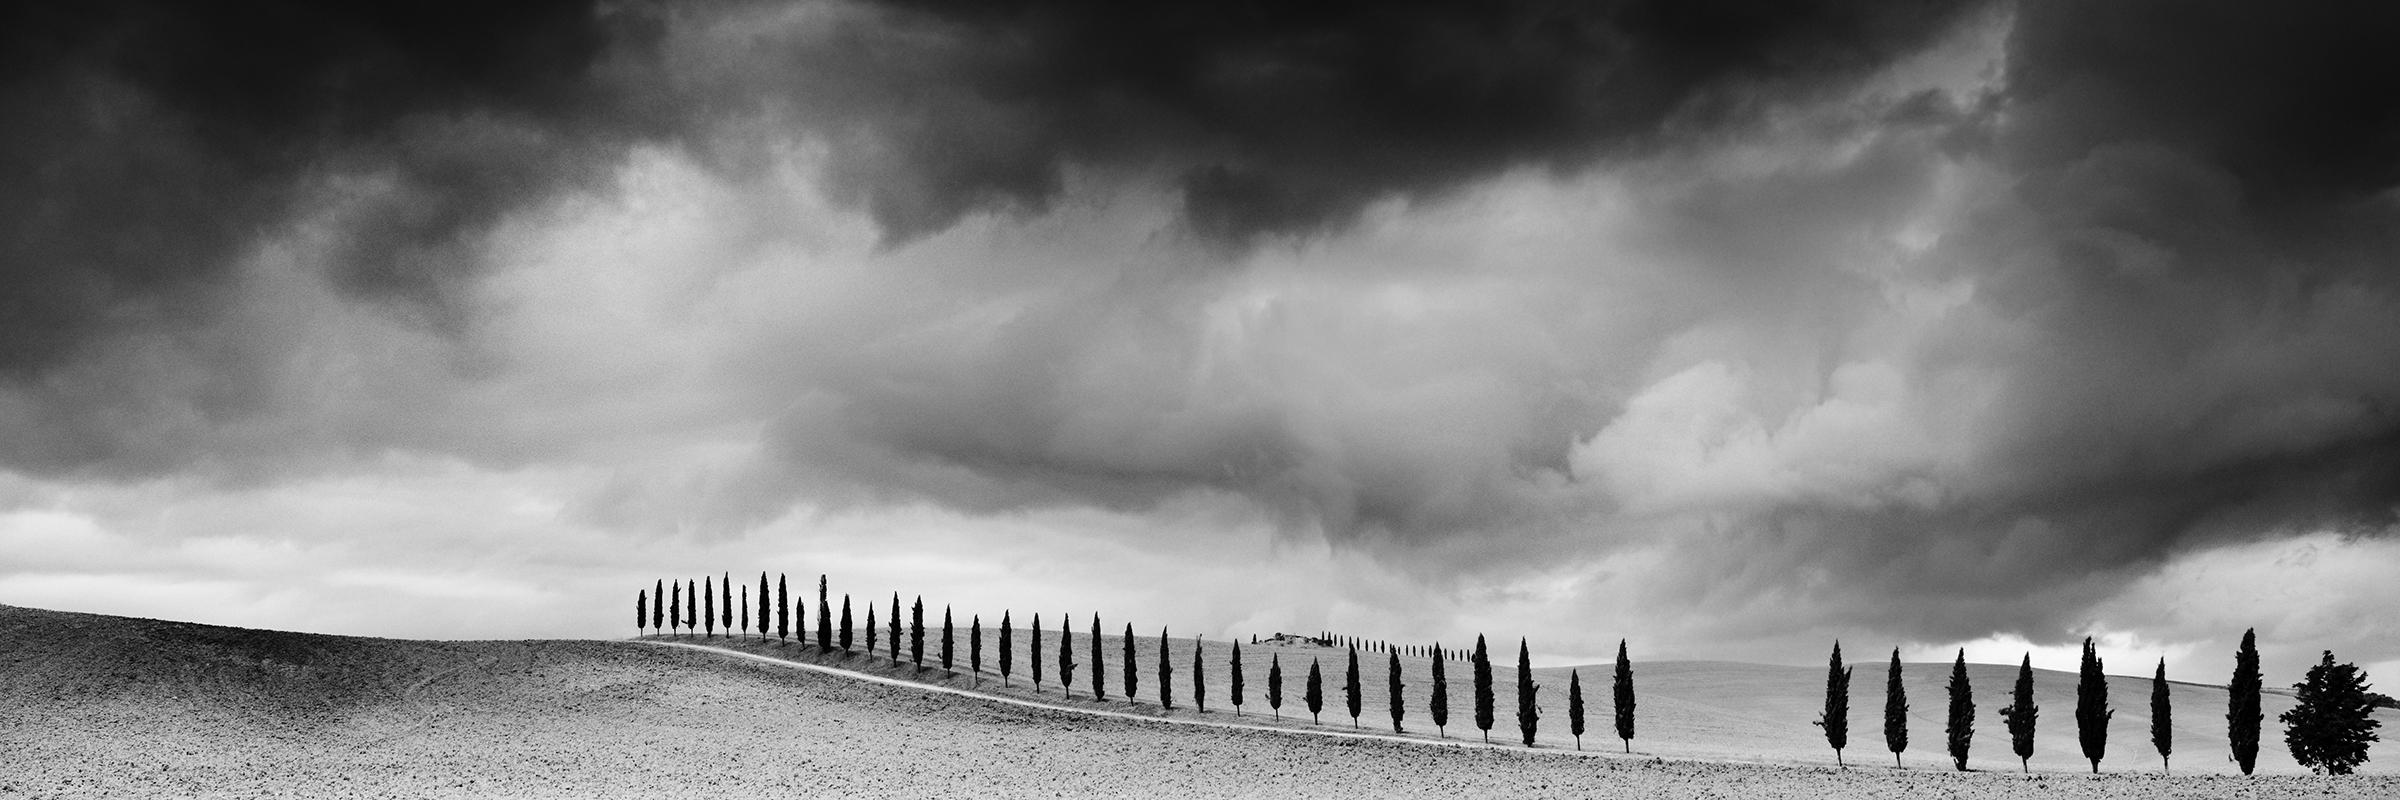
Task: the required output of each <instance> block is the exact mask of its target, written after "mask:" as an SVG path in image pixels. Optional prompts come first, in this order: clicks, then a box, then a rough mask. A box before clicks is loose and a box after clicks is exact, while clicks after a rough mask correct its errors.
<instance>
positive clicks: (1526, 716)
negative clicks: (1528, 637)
mask: <svg viewBox="0 0 2400 800" xmlns="http://www.w3.org/2000/svg"><path fill="white" fill-rule="evenodd" d="M1541 690H1542V685H1541V684H1538V683H1534V682H1533V652H1532V651H1531V650H1530V649H1528V648H1527V647H1526V646H1525V638H1524V637H1521V636H1520V637H1517V729H1518V730H1519V731H1522V732H1524V734H1525V746H1526V747H1532V746H1533V733H1534V730H1535V728H1536V727H1537V726H1538V725H1539V724H1540V723H1541V720H1542V709H1541V706H1540V705H1538V704H1536V703H1535V702H1534V699H1535V695H1536V694H1538V693H1540V692H1541Z"/></svg>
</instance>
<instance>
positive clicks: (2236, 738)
mask: <svg viewBox="0 0 2400 800" xmlns="http://www.w3.org/2000/svg"><path fill="white" fill-rule="evenodd" d="M2264 689H2265V684H2264V683H2263V682H2262V681H2261V680H2260V679H2259V674H2258V630H2257V629H2255V628H2253V629H2251V630H2246V631H2242V646H2241V648H2240V649H2238V650H2235V651H2233V683H2231V684H2229V685H2227V686H2226V687H2225V741H2226V744H2228V745H2230V746H2231V747H2232V748H2233V763H2235V764H2236V765H2239V766H2240V767H2241V768H2242V774H2244V775H2248V774H2250V770H2251V768H2253V767H2255V766H2257V765H2258V726H2259V722H2260V721H2262V720H2265V719H2266V718H2267V715H2266V712H2264V711H2261V710H2259V705H2258V699H2259V693H2260V692H2261V691H2263V690H2264Z"/></svg>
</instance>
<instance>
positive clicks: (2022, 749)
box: [2000, 653, 2042, 772]
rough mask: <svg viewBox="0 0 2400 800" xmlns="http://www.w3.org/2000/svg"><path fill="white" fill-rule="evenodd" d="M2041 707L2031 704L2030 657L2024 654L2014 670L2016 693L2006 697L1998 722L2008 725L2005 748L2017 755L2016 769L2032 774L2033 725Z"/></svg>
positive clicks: (2037, 718) (2031, 674) (2031, 667)
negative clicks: (2007, 699) (2006, 702)
mask: <svg viewBox="0 0 2400 800" xmlns="http://www.w3.org/2000/svg"><path fill="white" fill-rule="evenodd" d="M2041 715H2042V708H2041V706H2037V705H2034V703H2033V654H2031V653H2027V654H2025V662H2024V663H2023V664H2020V665H2018V666H2017V688H2016V693H2015V694H2013V695H2011V696H2010V697H2009V704H2008V707H2006V708H2002V709H2000V718H2001V719H2002V720H2003V721H2006V722H2007V723H2008V743H2009V747H2010V748H2011V749H2013V750H2015V751H2016V753H2017V768H2018V770H2019V771H2021V772H2032V771H2033V767H2032V760H2031V759H2032V758H2033V729H2034V723H2035V722H2036V721H2038V720H2039V719H2040V718H2041Z"/></svg>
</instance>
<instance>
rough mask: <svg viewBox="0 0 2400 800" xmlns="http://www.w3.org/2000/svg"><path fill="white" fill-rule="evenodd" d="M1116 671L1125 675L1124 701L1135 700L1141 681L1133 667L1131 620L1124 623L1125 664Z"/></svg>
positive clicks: (1130, 701)
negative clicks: (1135, 693)
mask: <svg viewBox="0 0 2400 800" xmlns="http://www.w3.org/2000/svg"><path fill="white" fill-rule="evenodd" d="M1118 671H1119V672H1122V673H1124V677H1125V702H1127V703H1132V702H1134V701H1135V698H1134V692H1136V691H1139V690H1140V688H1141V681H1140V680H1139V676H1138V674H1137V673H1136V672H1135V669H1134V663H1133V623H1131V622H1128V623H1125V664H1124V666H1123V667H1122V668H1121V669H1119V670H1118Z"/></svg>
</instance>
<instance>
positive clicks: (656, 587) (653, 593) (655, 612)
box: [650, 578, 667, 633]
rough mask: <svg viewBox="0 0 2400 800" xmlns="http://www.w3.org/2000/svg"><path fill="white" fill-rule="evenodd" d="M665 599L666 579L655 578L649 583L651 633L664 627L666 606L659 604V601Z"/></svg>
mask: <svg viewBox="0 0 2400 800" xmlns="http://www.w3.org/2000/svg"><path fill="white" fill-rule="evenodd" d="M666 599H667V581H666V579H664V578H661V579H658V580H655V581H653V582H651V584H650V631H651V632H652V633H657V632H659V631H660V630H661V629H664V628H665V627H666V622H667V608H666V606H664V605H661V604H660V603H661V601H664V600H666Z"/></svg>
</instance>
